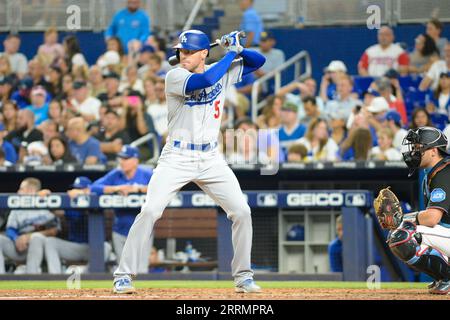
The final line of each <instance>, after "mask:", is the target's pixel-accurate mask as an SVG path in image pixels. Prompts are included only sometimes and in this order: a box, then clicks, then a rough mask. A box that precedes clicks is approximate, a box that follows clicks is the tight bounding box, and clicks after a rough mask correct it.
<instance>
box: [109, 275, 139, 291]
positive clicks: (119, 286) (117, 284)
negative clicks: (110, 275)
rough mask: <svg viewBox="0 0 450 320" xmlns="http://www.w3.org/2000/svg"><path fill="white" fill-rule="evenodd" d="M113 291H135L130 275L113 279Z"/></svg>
mask: <svg viewBox="0 0 450 320" xmlns="http://www.w3.org/2000/svg"><path fill="white" fill-rule="evenodd" d="M113 292H114V293H117V294H130V293H135V292H136V289H135V288H134V287H133V284H132V282H131V278H130V277H127V276H125V277H119V278H116V279H114V289H113Z"/></svg>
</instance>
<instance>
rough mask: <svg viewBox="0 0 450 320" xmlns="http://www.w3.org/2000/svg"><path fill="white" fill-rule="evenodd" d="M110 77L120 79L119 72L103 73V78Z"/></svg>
mask: <svg viewBox="0 0 450 320" xmlns="http://www.w3.org/2000/svg"><path fill="white" fill-rule="evenodd" d="M108 78H113V79H117V80H120V75H119V74H117V73H116V72H106V73H105V74H103V79H108Z"/></svg>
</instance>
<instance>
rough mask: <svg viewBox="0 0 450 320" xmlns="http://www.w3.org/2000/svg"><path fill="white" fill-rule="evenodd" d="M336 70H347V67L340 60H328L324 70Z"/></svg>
mask: <svg viewBox="0 0 450 320" xmlns="http://www.w3.org/2000/svg"><path fill="white" fill-rule="evenodd" d="M337 71H342V72H347V67H346V66H345V64H344V62H342V61H341V60H333V61H331V62H330V64H329V65H328V67H326V68H325V72H337Z"/></svg>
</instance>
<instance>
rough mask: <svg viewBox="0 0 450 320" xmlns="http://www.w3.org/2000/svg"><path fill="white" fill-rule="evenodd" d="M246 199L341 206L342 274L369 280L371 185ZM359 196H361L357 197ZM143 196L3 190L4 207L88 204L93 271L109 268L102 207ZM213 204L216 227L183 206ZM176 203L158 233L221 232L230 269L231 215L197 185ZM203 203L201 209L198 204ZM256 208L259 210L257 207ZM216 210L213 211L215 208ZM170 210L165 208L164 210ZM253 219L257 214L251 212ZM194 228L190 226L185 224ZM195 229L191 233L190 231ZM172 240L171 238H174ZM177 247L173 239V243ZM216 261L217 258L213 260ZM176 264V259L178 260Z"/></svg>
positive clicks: (221, 251)
mask: <svg viewBox="0 0 450 320" xmlns="http://www.w3.org/2000/svg"><path fill="white" fill-rule="evenodd" d="M244 196H246V197H247V201H248V204H249V205H250V207H251V208H254V209H265V210H274V211H276V212H277V213H279V212H280V210H281V209H287V210H288V209H295V210H301V209H302V208H303V209H304V208H320V209H327V208H329V209H340V210H341V214H342V216H343V227H344V236H343V248H344V249H343V265H344V272H343V280H345V281H365V280H366V278H367V274H366V272H367V266H369V265H371V264H372V256H373V254H372V252H371V248H372V242H373V235H372V225H371V219H370V218H368V217H367V215H366V213H367V208H369V207H371V205H372V200H373V195H372V192H370V191H367V190H289V191H279V190H275V191H244ZM356 200H357V201H356ZM144 201H145V195H128V196H127V197H123V196H120V195H102V196H98V195H94V194H91V195H82V196H79V197H77V198H75V199H71V198H69V197H68V195H67V194H65V193H59V194H58V193H54V194H51V195H48V196H46V197H39V196H23V195H18V194H0V209H1V208H3V209H37V208H38V209H49V210H57V209H72V210H89V226H88V237H89V246H90V252H89V271H90V273H103V272H105V263H104V253H103V242H104V239H105V227H104V225H105V221H104V220H105V219H104V213H103V212H104V210H110V209H119V208H120V209H124V208H125V209H136V212H139V209H140V208H141V206H142V204H143V203H144ZM208 208H209V209H210V210H213V211H215V212H218V213H217V214H216V224H215V226H216V232H214V230H213V229H214V227H213V226H214V224H213V222H212V220H213V219H211V217H212V215H211V213H208V214H207V215H208V219H207V220H209V221H207V222H202V223H201V224H199V225H202V227H200V228H197V230H195V229H196V228H193V225H192V224H196V223H198V222H199V221H198V220H203V219H204V218H205V217H204V216H200V215H198V214H196V218H193V219H192V218H189V217H187V216H185V217H183V213H182V212H183V211H185V210H189V209H190V210H193V211H191V212H195V211H196V212H200V211H201V210H204V209H208ZM170 209H176V212H179V213H176V214H174V213H173V214H172V215H170V214H169V215H168V216H167V217H165V219H166V220H164V218H163V219H162V220H161V221H160V225H158V226H156V229H155V236H157V237H163V238H164V237H165V238H167V239H174V238H176V236H180V235H184V236H186V235H190V236H191V237H192V236H193V235H195V236H205V235H208V236H214V235H215V236H217V257H218V259H217V271H218V272H227V273H229V272H230V271H231V260H232V257H233V247H232V241H231V221H230V220H228V219H227V217H226V214H225V213H223V212H222V211H217V205H216V204H215V203H214V201H213V200H212V199H211V198H209V197H208V196H207V195H206V194H204V193H203V192H199V191H184V192H179V193H178V194H177V195H176V196H175V198H174V199H173V200H172V201H171V203H170V204H169V206H168V209H167V210H170ZM200 209H201V210H200ZM255 211H256V210H255ZM211 212H212V211H211ZM166 214H167V212H166ZM253 217H254V219H256V218H257V217H255V215H253ZM186 227H188V228H191V229H192V230H190V231H186V230H184V231H183V230H182V229H183V228H186ZM191 232H192V233H191ZM170 241H172V242H173V240H170ZM172 247H173V244H172ZM213 263H214V262H213ZM174 265H175V266H176V264H174Z"/></svg>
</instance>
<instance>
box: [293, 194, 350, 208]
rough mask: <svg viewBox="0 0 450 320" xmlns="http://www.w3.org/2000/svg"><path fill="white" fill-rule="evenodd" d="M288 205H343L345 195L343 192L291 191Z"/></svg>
mask: <svg viewBox="0 0 450 320" xmlns="http://www.w3.org/2000/svg"><path fill="white" fill-rule="evenodd" d="M287 204H288V206H302V207H307V206H319V207H320V206H342V205H343V204H344V197H343V195H342V194H341V193H290V194H288V196H287Z"/></svg>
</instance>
